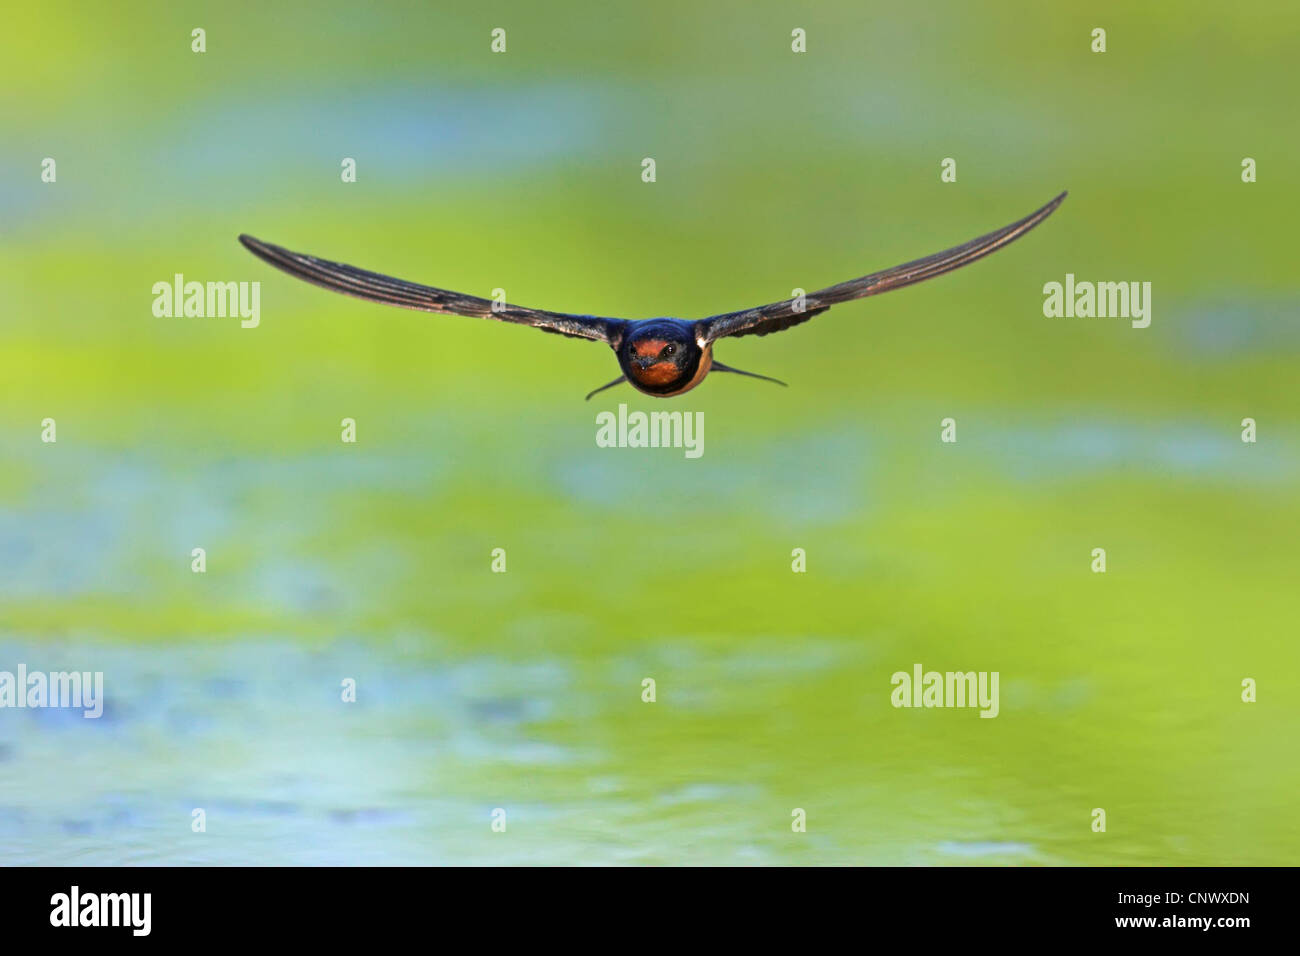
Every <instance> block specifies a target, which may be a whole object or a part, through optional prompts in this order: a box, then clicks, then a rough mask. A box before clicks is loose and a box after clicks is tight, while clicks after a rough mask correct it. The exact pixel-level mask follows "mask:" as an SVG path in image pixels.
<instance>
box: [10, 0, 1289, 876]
mask: <svg viewBox="0 0 1300 956" xmlns="http://www.w3.org/2000/svg"><path fill="white" fill-rule="evenodd" d="M1061 6H1063V5H1055V4H1043V3H1038V2H1023V3H997V4H993V3H961V2H951V3H933V4H926V5H924V8H922V9H903V8H900V7H899V5H897V4H883V3H881V4H864V3H854V2H834V3H831V2H818V3H816V4H813V3H805V4H799V3H767V2H758V3H745V4H738V3H724V2H704V3H701V2H663V3H656V4H648V5H647V4H626V5H621V4H620V5H601V6H593V5H591V4H590V3H577V2H572V3H547V4H536V3H524V2H514V0H512V2H488V3H481V4H474V5H470V4H457V5H452V4H415V3H412V4H386V5H385V6H384V8H383V9H373V8H371V7H370V5H367V4H358V3H333V4H320V3H312V4H288V3H281V4H275V5H271V6H266V5H261V4H247V5H237V4H194V3H161V2H159V3H149V4H145V3H132V4H128V5H126V6H123V7H114V8H109V7H104V6H101V5H92V4H89V3H87V4H82V5H68V4H60V3H48V4H39V5H36V4H28V5H25V6H21V7H15V8H14V9H12V10H10V11H8V12H7V13H6V16H5V20H6V29H5V31H4V33H3V35H0V62H3V64H4V66H3V67H0V71H3V75H4V76H5V79H6V81H5V82H4V83H3V84H0V126H2V133H0V143H2V148H0V208H2V209H3V215H2V217H0V304H2V312H3V322H2V323H0V450H2V454H3V467H0V562H2V564H0V669H7V670H11V671H12V670H14V669H15V667H16V665H17V664H18V663H19V662H23V663H26V665H27V666H28V667H29V668H30V669H38V668H39V669H46V670H48V669H63V668H74V669H79V670H103V671H104V672H105V681H106V686H107V696H108V703H107V707H106V712H105V715H104V717H103V718H102V719H101V720H100V721H86V720H82V719H81V718H80V715H79V714H69V713H67V712H61V711H48V710H47V711H31V710H26V711H0V859H3V861H4V862H10V863H15V862H16V863H28V862H41V863H70V862H93V863H118V862H176V863H187V862H213V863H237V862H238V863H290V862H305V863H349V862H357V863H376V862H378V863H425V862H427V863H438V862H473V863H496V862H509V863H517V862H526V863H620V862H629V863H633V862H648V863H735V864H750V863H752V864H764V863H796V864H813V863H835V864H841V863H881V864H962V863H1010V864H1157V863H1172V864H1264V863H1269V864H1287V863H1290V864H1293V863H1296V862H1297V861H1298V859H1300V833H1298V832H1297V829H1298V828H1297V823H1296V816H1295V794H1296V792H1297V786H1298V785H1300V771H1297V762H1296V758H1297V746H1296V741H1297V737H1298V736H1300V703H1298V702H1297V692H1298V691H1300V680H1298V679H1297V665H1300V655H1298V654H1297V652H1296V650H1295V645H1294V636H1295V622H1296V619H1297V610H1298V609H1300V608H1298V605H1300V600H1298V598H1297V594H1298V593H1300V589H1297V588H1296V580H1297V572H1298V571H1300V557H1298V555H1297V550H1296V541H1297V530H1298V519H1300V502H1298V501H1297V497H1296V483H1297V478H1300V432H1298V430H1297V428H1296V424H1295V421H1296V413H1297V410H1298V404H1300V403H1298V402H1297V397H1296V374H1295V369H1296V361H1297V358H1300V326H1297V322H1296V313H1297V303H1298V302H1300V297H1298V289H1297V279H1296V276H1297V272H1296V267H1295V239H1294V231H1293V223H1294V210H1295V209H1296V208H1297V202H1296V200H1297V189H1298V187H1297V180H1296V176H1295V157H1296V155H1297V154H1298V153H1300V131H1298V130H1297V124H1296V122H1295V118H1296V112H1295V102H1294V100H1295V96H1294V94H1295V56H1296V38H1297V36H1298V35H1300V11H1298V10H1297V8H1296V6H1295V4H1294V3H1291V2H1289V0H1287V2H1281V0H1280V2H1276V3H1261V2H1251V3H1244V4H1235V5H1229V6H1227V7H1225V6H1224V5H1222V4H1219V3H1182V4H1172V3H1169V4H1149V5H1134V4H1130V3H1119V2H1116V3H1094V4H1087V5H1083V4H1072V5H1070V6H1071V7H1072V8H1073V9H1070V10H1064V9H1060V8H1059V7H1061ZM1139 7H1140V8H1139ZM194 27H202V28H204V29H205V30H206V31H207V52H206V53H204V54H202V55H197V54H194V53H192V52H191V50H190V31H191V30H192V29H193V28H194ZM494 27H503V28H505V29H506V31H507V42H508V52H507V53H506V54H505V55H493V54H491V53H490V52H489V33H490V31H491V30H492V29H493V28H494ZM795 27H802V28H803V29H805V30H806V31H807V36H808V52H807V53H806V54H803V55H796V54H793V53H791V51H790V33H791V30H792V29H793V28H795ZM1094 27H1104V28H1105V29H1106V30H1107V31H1108V52H1106V53H1105V54H1094V53H1092V52H1091V51H1090V42H1091V41H1090V32H1091V30H1092V29H1093V28H1094ZM46 156H49V157H54V158H55V159H56V160H57V164H58V166H57V171H58V181H57V183H55V184H45V183H42V182H41V181H40V162H41V160H42V158H44V157H46ZM647 156H650V157H653V158H654V159H655V160H656V162H657V166H658V170H657V172H658V181H657V182H655V183H654V184H646V183H643V182H642V181H641V177H640V172H641V160H642V158H643V157H647ZM1246 156H1249V157H1253V158H1254V159H1256V160H1257V162H1258V164H1259V166H1258V168H1259V181H1258V182H1257V183H1255V184H1249V185H1248V184H1243V183H1242V182H1241V179H1240V170H1241V160H1242V158H1243V157H1246ZM343 157H354V158H355V159H356V160H357V163H358V181H357V182H356V183H355V184H343V183H342V182H341V181H340V175H339V174H340V161H341V160H342V158H343ZM944 157H954V158H956V159H957V162H958V181H957V182H956V183H953V184H944V183H941V182H940V178H939V163H940V161H941V160H942V159H943V158H944ZM1067 188H1068V189H1069V190H1070V198H1069V199H1068V200H1067V201H1066V203H1065V205H1064V206H1063V207H1062V208H1061V209H1060V210H1059V211H1058V212H1057V213H1056V215H1055V216H1054V217H1052V218H1051V219H1050V220H1049V221H1048V222H1047V223H1046V224H1044V225H1043V226H1041V227H1040V228H1039V229H1038V230H1037V231H1035V232H1034V233H1032V234H1031V235H1030V236H1028V237H1026V238H1025V239H1023V240H1021V241H1020V242H1018V243H1016V244H1015V245H1013V246H1012V247H1010V248H1008V249H1007V250H1006V251H1003V252H999V253H998V254H997V255H996V256H994V257H992V258H990V259H987V260H985V261H984V262H981V263H980V264H978V265H976V266H974V267H972V268H970V269H965V270H962V271H960V272H958V273H956V274H954V275H952V276H948V277H945V278H943V279H940V280H937V281H935V282H932V283H926V284H923V285H920V286H917V287H915V288H912V289H909V290H906V291H903V292H899V293H896V294H891V295H888V296H884V297H881V298H877V299H871V300H868V301H866V302H862V303H857V304H852V305H848V306H843V307H840V308H837V309H835V310H834V311H833V312H831V313H829V314H827V315H825V316H822V317H820V318H818V319H816V320H815V321H814V322H812V323H810V324H808V325H805V326H801V327H799V328H797V329H794V330H792V331H790V332H788V333H784V334H782V335H781V336H777V337H769V338H762V339H759V338H746V339H742V340H735V341H724V342H723V343H722V344H721V345H720V346H719V348H718V356H719V358H720V359H721V360H722V361H724V362H727V363H731V364H736V365H739V366H741V367H742V368H750V369H753V370H755V371H758V372H762V373H766V374H770V375H775V376H778V377H780V378H783V379H785V380H787V381H789V382H790V388H788V389H780V388H777V387H774V386H771V385H767V384H764V383H761V382H754V381H752V380H746V379H741V378H738V377H734V376H721V375H718V376H713V377H711V378H710V379H709V380H708V381H707V382H706V383H705V384H704V385H703V386H702V387H701V388H699V389H697V390H696V391H693V392H691V393H689V394H688V395H686V396H684V397H681V398H677V399H673V400H671V402H670V403H667V404H661V403H654V402H652V401H651V400H649V399H646V398H643V397H642V396H639V395H636V394H635V393H632V392H631V391H630V390H629V389H628V388H627V387H626V386H623V387H621V388H620V389H619V390H617V391H611V392H608V393H605V394H603V395H601V396H599V397H598V398H597V399H596V400H594V401H592V402H590V403H584V402H583V401H582V396H583V394H584V393H585V392H586V391H588V390H589V389H591V388H593V387H595V386H597V385H599V384H602V383H604V382H605V381H607V380H608V379H609V378H611V377H613V375H614V374H615V367H614V363H613V361H612V358H611V356H610V354H609V352H608V350H606V349H605V348H604V347H603V346H597V345H594V344H590V343H585V342H577V341H572V340H568V339H563V338H560V337H558V336H548V335H541V334H538V333H536V332H533V331H531V330H527V329H520V328H514V327H509V326H505V325H500V324H497V323H491V322H481V321H474V320H471V319H463V318H454V317H438V316H427V315H423V314H419V313H413V312H405V311H402V310H396V309H391V308H384V307H381V306H377V305H371V304H367V303H361V302H357V301H354V300H350V299H346V298H343V297H340V296H334V295H331V294H329V293H326V292H323V291H321V290H318V289H315V288H312V287H311V286H308V285H305V284H303V283H300V282H297V281H295V280H293V279H290V278H288V277H286V276H283V275H281V274H279V273H276V272H274V271H273V270H271V269H269V268H268V267H266V266H265V265H263V264H262V263H260V262H258V261H256V260H255V259H253V257H251V256H250V255H248V254H247V253H246V252H245V251H244V250H243V249H242V248H241V247H240V246H239V245H238V244H237V242H236V241H235V237H236V235H237V234H238V233H240V232H250V233H252V234H254V235H256V236H259V237H261V238H264V239H267V240H270V241H272V242H277V243H281V244H284V245H286V246H289V247H290V248H294V249H301V250H303V251H307V252H312V253H315V254H317V255H321V256H326V257H329V258H335V259H340V260H342V261H346V262H351V263H354V264H357V265H360V266H363V267H368V268H372V269H380V270H382V271H386V272H390V273H393V274H396V275H400V276H404V277H408V278H412V279H416V280H421V281H425V282H428V283H431V284H435V285H442V286H446V287H449V288H453V289H458V290H463V291H466V292H471V293H476V294H479V295H488V294H490V291H491V290H492V289H493V288H496V287H503V288H505V289H506V291H507V293H508V297H509V299H510V301H512V302H518V303H521V304H526V305H534V306H538V307H543V308H554V309H560V310H568V311H582V312H594V313H603V314H609V315H619V316H629V317H645V316H655V315H665V314H667V315H679V316H685V317H697V316H703V315H708V314H710V313H714V312H720V311H725V310H730V309H735V308H739V307H742V306H748V305H754V304H758V303H761V302H767V301H771V300H774V299H779V298H782V297H786V296H788V295H789V294H790V290H791V289H792V288H794V287H796V286H800V287H803V288H806V289H815V288H819V287H821V286H824V285H828V284H830V283H832V282H836V281H839V280H841V279H845V278H848V277H851V276H856V275H860V274H862V273H864V272H868V271H871V270H874V269H877V268H881V267H885V266H889V265H893V264H895V263H898V262H901V261H904V260H906V259H910V258H913V257H916V256H920V255H924V254H928V253H930V252H934V251H937V250H939V249H942V248H945V247H947V246H949V245H952V244H955V243H957V242H960V241H964V240H966V239H968V238H970V237H972V236H974V235H978V234H980V233H982V232H985V231H988V230H990V229H993V228H996V227H998V226H1001V225H1003V224H1005V223H1007V222H1010V221H1011V220H1013V219H1016V218H1018V217H1020V216H1021V215H1023V214H1025V213H1027V212H1029V211H1030V210H1032V209H1034V208H1036V207H1037V206H1038V205H1040V204H1041V203H1043V202H1045V201H1046V200H1047V199H1049V198H1050V197H1051V196H1053V195H1055V194H1056V193H1057V192H1058V191H1060V190H1061V189H1067ZM176 272H182V273H184V274H185V276H186V278H187V279H195V280H199V281H207V280H221V281H250V280H257V281H260V282H261V283H262V299H261V313H262V315H261V325H260V327H259V328H257V329H255V330H246V329H241V328H240V327H239V322H238V320H237V319H218V318H204V319H197V318H190V319H186V318H176V319H159V318H155V317H154V316H153V315H152V313H151V303H152V293H151V287H152V285H153V283H155V282H157V281H160V280H161V281H167V280H169V279H170V278H171V276H172V275H173V274H174V273H176ZM1066 272H1073V273H1075V274H1076V276H1078V278H1079V279H1090V280H1139V281H1150V282H1151V283H1152V284H1153V305H1154V317H1153V321H1152V324H1151V327H1150V328H1148V329H1145V330H1136V329H1131V328H1130V327H1129V326H1128V323H1127V322H1125V321H1123V320H1115V319H1049V318H1045V317H1044V316H1043V314H1042V302H1043V295H1042V291H1041V290H1042V286H1043V284H1044V283H1045V282H1048V281H1061V280H1062V279H1063V277H1064V275H1065V273H1066ZM619 402H627V403H628V404H629V406H631V407H632V408H634V409H635V408H642V409H650V408H654V409H662V408H675V409H682V410H687V411H703V412H704V415H705V424H706V429H705V440H706V445H705V454H704V457H703V458H701V459H699V460H695V461H691V460H687V459H685V458H684V457H683V455H682V453H681V452H680V451H676V450H631V449H622V450H610V449H600V448H597V447H596V445H595V441H594V436H595V414H596V412H597V411H600V410H602V409H614V408H616V407H617V405H618V403H619ZM949 416H951V417H954V418H955V419H956V420H957V423H958V439H959V440H958V442H957V444H955V445H945V444H941V443H940V441H939V422H940V420H941V419H942V418H945V417H949ZM1248 416H1249V417H1252V418H1254V419H1256V420H1257V422H1258V423H1259V436H1260V439H1259V442H1258V443H1257V444H1254V445H1250V444H1243V443H1242V442H1241V440H1240V422H1241V420H1242V419H1243V418H1244V417H1248ZM46 417H53V418H55V419H56V420H57V423H58V442H57V444H52V445H51V444H43V443H41V441H40V422H41V420H42V419H44V418H46ZM344 417H352V418H355V419H356V421H357V423H358V439H359V440H358V442H357V444H355V445H344V444H342V443H341V442H340V440H339V422H340V420H341V419H342V418H344ZM194 547H204V548H206V549H207V554H208V571H207V573H206V574H203V575H197V574H193V573H191V571H190V550H191V548H194ZM497 547H501V548H505V549H506V551H507V554H508V568H509V570H508V572H507V573H505V574H493V573H490V571H489V562H490V557H489V555H490V552H491V550H492V549H493V548H497ZM795 547H801V548H804V549H806V551H807V554H808V571H807V573H806V574H793V573H792V572H791V566H790V561H791V559H790V554H791V550H792V549H793V548H795ZM1094 547H1104V548H1106V549H1107V554H1108V564H1109V570H1108V572H1107V573H1106V574H1104V575H1099V574H1093V573H1091V571H1090V567H1089V566H1090V561H1091V555H1090V552H1091V550H1092V549H1093V548H1094ZM918 662H919V663H921V664H923V665H924V666H925V667H926V668H927V669H937V670H941V671H942V670H997V671H999V672H1000V673H1001V689H1002V695H1001V696H1002V701H1001V715H1000V716H999V717H998V718H997V719H995V720H981V719H978V718H977V716H976V712H975V711H973V710H957V709H951V710H896V709H894V708H892V707H891V706H890V703H889V692H890V689H891V688H890V684H889V678H890V675H891V674H892V673H893V672H895V671H897V670H910V669H911V667H912V665H913V664H914V663H918ZM347 677H351V678H354V679H356V680H357V682H358V698H359V699H358V702H357V703H356V704H352V705H344V704H342V703H340V702H339V682H340V681H341V680H342V679H343V678H347ZM646 677H652V678H654V679H655V680H656V682H657V687H658V701H657V703H655V704H645V703H642V701H641V696H640V695H641V681H642V680H643V678H646ZM1247 677H1250V678H1254V679H1256V680H1257V681H1258V682H1259V700H1258V702H1257V703H1254V704H1246V703H1243V702H1242V701H1241V699H1240V693H1241V681H1242V679H1243V678H1247ZM195 807H203V808H204V809H205V810H206V811H207V814H208V822H207V832H206V833H202V834H195V833H192V832H191V827H190V819H191V818H190V812H191V810H192V808H195ZM496 807H502V808H505V809H506V811H507V814H508V817H507V819H508V829H507V831H506V832H505V833H493V832H491V830H490V827H489V822H490V814H491V811H492V810H493V808H496ZM795 807H800V808H803V809H805V810H806V811H807V814H808V832H807V833H806V834H796V833H792V832H791V827H790V819H791V810H792V809H793V808H795ZM1094 807H1101V808H1104V809H1105V810H1106V811H1107V814H1108V819H1107V824H1108V826H1107V832H1106V833H1104V834H1098V833H1094V832H1092V830H1091V828H1090V823H1091V817H1090V813H1091V811H1092V809H1093V808H1094Z"/></svg>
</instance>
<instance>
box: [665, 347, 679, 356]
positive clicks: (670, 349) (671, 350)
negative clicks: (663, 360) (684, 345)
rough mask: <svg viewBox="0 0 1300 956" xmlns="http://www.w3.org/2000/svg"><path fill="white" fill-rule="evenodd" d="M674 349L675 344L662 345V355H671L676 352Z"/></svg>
mask: <svg viewBox="0 0 1300 956" xmlns="http://www.w3.org/2000/svg"><path fill="white" fill-rule="evenodd" d="M676 351H677V346H675V345H665V346H664V355H672V354H673V353H674V352H676Z"/></svg>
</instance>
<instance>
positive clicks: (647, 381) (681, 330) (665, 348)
mask: <svg viewBox="0 0 1300 956" xmlns="http://www.w3.org/2000/svg"><path fill="white" fill-rule="evenodd" d="M621 352H622V354H621V355H620V358H621V360H622V365H623V371H624V373H625V374H626V375H627V377H628V378H630V379H631V380H632V383H633V384H634V385H635V386H636V387H637V388H639V389H641V390H642V391H645V392H651V393H653V392H670V391H672V390H673V389H674V388H675V387H676V386H678V385H680V384H683V383H685V382H687V381H689V380H690V379H691V377H692V376H693V375H694V374H695V370H696V369H697V368H698V367H699V362H700V354H701V351H700V347H699V345H698V344H697V343H696V341H695V337H694V336H693V335H692V334H691V331H690V329H689V328H688V327H683V326H682V325H679V324H678V323H676V322H672V321H667V320H665V321H654V322H647V323H646V324H645V325H642V326H640V327H638V328H635V329H633V330H632V331H631V332H629V333H628V336H627V339H626V341H624V343H623V348H622V350H621Z"/></svg>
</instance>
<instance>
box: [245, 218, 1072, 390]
mask: <svg viewBox="0 0 1300 956" xmlns="http://www.w3.org/2000/svg"><path fill="white" fill-rule="evenodd" d="M1065 197H1066V193H1061V194H1060V195H1059V196H1057V197H1056V198H1055V199H1053V200H1052V201H1051V202H1049V203H1048V204H1047V205H1045V206H1043V207H1042V208H1041V209H1039V210H1037V211H1036V212H1032V213H1030V214H1029V215H1028V216H1025V218H1023V219H1018V220H1016V221H1015V222H1013V223H1011V224H1010V225H1009V226H1003V227H1002V228H1001V229H998V230H996V231H994V232H990V233H988V234H987V235H984V236H980V237H979V238H978V239H972V240H971V241H970V242H966V243H963V244H962V245H960V246H954V247H953V248H951V249H946V250H944V251H943V252H936V253H935V254H934V255H932V256H926V257H925V258H924V259H914V260H913V261H911V262H905V263H903V264H902V265H901V266H894V267H893V268H892V269H885V270H883V271H881V272H873V273H871V274H870V275H865V276H862V277H861V278H858V279H849V280H848V281H847V282H841V283H839V284H838V285H833V286H828V287H827V288H825V289H822V290H820V291H818V292H812V293H809V294H807V295H806V296H804V297H803V298H802V301H800V300H799V299H783V300H781V301H779V302H773V303H771V304H770V305H762V306H759V307H758V308H754V309H743V310H741V311H739V312H726V313H723V314H722V315H714V316H710V317H709V318H707V319H696V320H690V319H673V318H659V319H614V318H608V317H605V316H599V315H571V314H569V313H567V312H548V311H546V310H544V309H527V308H523V307H522V306H516V305H506V304H504V303H500V302H491V301H489V300H487V299H480V298H478V297H477V296H473V295H465V294H463V293H460V292H449V291H447V290H446V289H435V288H433V287H432V286H427V285H419V284H418V283H415V282H407V281H405V280H403V279H394V278H393V277H391V276H386V275H381V274H380V273H378V272H367V271H366V270H365V269H358V268H356V267H355V266H348V265H343V264H342V263H339V262H330V261H329V260H327V259H317V258H316V257H315V256H309V255H305V254H304V253H301V252H290V251H289V250H288V249H284V248H282V247H280V246H276V245H272V244H271V243H269V242H262V241H261V240H260V239H254V238H253V237H252V236H249V235H241V236H240V237H239V241H240V242H242V243H243V244H244V246H245V247H247V249H248V250H249V251H250V252H251V253H253V255H255V256H257V257H258V258H259V259H263V260H265V261H266V262H269V263H270V264H271V265H273V266H275V267H276V268H277V269H282V270H284V271H285V272H287V273H289V274H290V275H293V276H297V277H298V278H299V279H304V280H306V281H307V282H311V283H314V284H316V285H319V286H322V287H324V288H326V289H332V290H333V291H335V292H342V293H343V294H344V295H351V296H356V297H357V298H359V299H367V300H369V301H371V302H382V303H387V304H388V305H400V306H402V307H404V308H407V309H418V310H420V311H422V312H441V313H443V314H447V315H467V316H474V317H476V318H483V319H498V320H500V321H503V322H514V323H517V324H519V325H531V326H533V327H534V328H538V329H541V330H542V331H543V332H555V333H558V334H559V335H568V336H571V337H573V338H579V339H592V340H594V341H597V342H604V343H605V344H606V345H608V346H609V347H610V348H611V349H613V350H614V355H615V357H616V358H617V359H618V365H619V369H620V370H621V371H622V374H621V375H620V376H619V377H618V378H616V379H614V381H612V382H610V383H608V384H606V385H602V386H601V387H600V388H597V389H595V390H594V391H592V392H590V393H589V394H588V395H587V398H588V399H590V398H591V396H592V395H595V394H597V393H598V392H603V391H604V390H605V389H607V388H613V387H614V386H615V385H619V384H621V383H622V382H628V383H629V384H631V385H632V387H633V388H635V389H636V390H637V391H639V392H644V393H645V394H647V395H653V396H655V397H657V398H668V397H670V396H673V395H681V394H682V393H684V392H689V391H690V390H691V389H693V388H694V387H695V386H696V385H699V384H700V382H702V381H704V376H706V375H708V374H709V372H710V371H714V372H733V373H735V374H737V375H747V376H749V377H751V378H760V379H763V380H765V381H769V382H776V383H777V384H778V385H784V384H785V383H784V382H781V381H779V380H778V379H774V378H768V377H767V376H766V375H758V374H755V373H754V372H746V371H743V370H741V369H738V368H732V367H731V366H729V365H723V364H722V363H721V362H719V361H717V360H715V359H714V357H713V346H714V343H715V342H717V341H718V339H724V338H728V337H736V336H741V335H770V334H771V333H773V332H783V331H785V330H786V329H788V328H791V327H792V326H795V325H799V324H800V323H801V322H807V321H808V320H809V319H811V318H812V317H813V316H815V315H821V313H823V312H825V311H826V310H827V309H829V308H830V307H831V306H833V305H838V304H840V303H841V302H851V301H853V300H854V299H861V298H865V297H866V296H869V295H877V294H879V293H881V292H888V291H890V290H891V289H901V288H902V287H903V286H908V285H912V284H913V283H914V282H920V281H922V280H924V279H933V278H934V277H935V276H940V275H943V274H944V273H945V272H951V271H952V270H953V269H957V268H960V267H961V266H964V265H967V264H968V263H971V262H974V261H975V260H977V259H982V258H984V256H987V255H988V254H989V253H990V252H995V251H997V250H998V249H1001V248H1002V247H1003V246H1005V245H1007V244H1008V243H1010V242H1013V241H1015V240H1016V239H1019V238H1020V237H1021V236H1023V235H1024V234H1025V233H1027V232H1028V231H1029V230H1030V229H1033V228H1034V227H1035V226H1036V225H1038V224H1039V223H1040V222H1042V221H1043V220H1044V219H1046V218H1047V217H1048V216H1050V215H1051V214H1052V213H1053V212H1055V211H1056V207H1057V206H1059V205H1060V204H1061V203H1062V202H1063V201H1064V200H1065Z"/></svg>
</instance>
